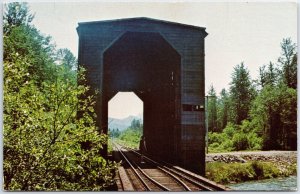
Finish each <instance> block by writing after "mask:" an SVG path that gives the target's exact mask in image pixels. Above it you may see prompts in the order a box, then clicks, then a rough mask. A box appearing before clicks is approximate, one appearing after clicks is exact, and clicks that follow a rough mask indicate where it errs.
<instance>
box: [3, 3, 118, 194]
mask: <svg viewBox="0 0 300 194" xmlns="http://www.w3.org/2000/svg"><path fill="white" fill-rule="evenodd" d="M32 19H33V16H32V15H31V14H29V12H28V7H27V5H26V3H10V4H8V5H7V7H6V12H5V14H4V38H3V42H4V134H3V135H4V149H3V156H4V161H3V165H4V168H3V170H4V189H5V190H11V191H12V190H24V191H29V190H36V191H39V190H46V191H49V190H68V191H74V190H80V191H82V190H105V189H107V188H108V187H109V186H110V185H112V184H113V183H114V181H113V175H114V172H115V167H116V164H115V163H112V162H110V161H107V160H105V159H104V158H103V157H101V155H100V151H101V149H102V145H103V144H104V143H106V141H107V137H106V136H105V135H103V134H99V129H97V128H96V124H95V117H96V115H95V114H94V110H93V105H94V103H95V101H94V97H93V96H87V97H86V98H84V99H82V98H78V96H80V95H83V94H86V93H87V92H88V91H89V88H88V87H87V86H85V85H78V84H77V79H79V80H81V81H82V83H83V80H84V76H83V70H80V71H78V72H77V71H75V70H73V69H72V68H71V67H70V65H69V64H70V63H72V65H74V58H75V57H74V56H73V55H72V56H71V52H70V51H66V50H64V52H65V53H67V55H63V53H62V55H60V56H59V57H60V59H61V60H60V61H58V60H57V54H56V53H57V51H55V47H54V46H53V45H52V44H51V38H50V37H45V36H44V35H42V34H41V33H40V32H39V31H38V30H37V29H36V28H35V27H34V26H32V25H31V24H30V22H31V21H32ZM65 56H68V58H67V57H65ZM68 59H71V60H68ZM65 61H71V62H70V63H68V64H66V63H65ZM75 61H76V60H75ZM78 111H81V112H82V115H81V116H80V117H78V115H77V112H78Z"/></svg>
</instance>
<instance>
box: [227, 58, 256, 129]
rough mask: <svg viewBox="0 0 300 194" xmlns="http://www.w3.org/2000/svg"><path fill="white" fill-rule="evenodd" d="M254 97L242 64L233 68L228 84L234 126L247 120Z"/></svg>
mask: <svg viewBox="0 0 300 194" xmlns="http://www.w3.org/2000/svg"><path fill="white" fill-rule="evenodd" d="M254 96H255V90H254V87H253V86H252V82H251V79H250V75H249V71H248V70H247V68H246V67H245V65H244V63H241V64H239V65H237V66H235V67H234V71H233V73H232V81H231V83H230V101H231V110H232V113H233V119H234V123H235V124H238V125H239V124H241V122H242V121H243V120H244V119H247V118H248V116H249V115H248V114H249V110H250V107H251V101H252V100H253V99H254Z"/></svg>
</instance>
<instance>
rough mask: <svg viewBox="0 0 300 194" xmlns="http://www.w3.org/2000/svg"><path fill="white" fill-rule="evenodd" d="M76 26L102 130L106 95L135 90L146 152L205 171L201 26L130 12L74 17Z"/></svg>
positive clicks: (106, 113) (108, 97)
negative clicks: (85, 18) (141, 110)
mask: <svg viewBox="0 0 300 194" xmlns="http://www.w3.org/2000/svg"><path fill="white" fill-rule="evenodd" d="M77 32H78V35H79V64H80V65H82V66H83V67H85V68H86V69H87V80H88V84H89V85H90V86H91V87H92V88H93V89H95V90H99V91H100V93H99V95H98V100H97V104H96V107H95V109H96V113H97V117H98V119H97V125H98V126H99V128H100V129H101V130H102V131H103V132H104V133H107V130H108V129H107V127H108V123H107V121H108V118H107V117H108V101H109V100H110V99H111V98H112V97H113V96H114V95H115V94H117V93H118V92H134V93H135V94H136V95H137V96H138V97H139V98H140V99H141V100H142V101H143V103H144V135H145V137H146V141H147V148H148V151H149V154H150V155H152V156H153V157H156V158H159V159H163V160H165V161H168V162H171V163H174V164H177V165H180V166H182V167H184V168H187V169H190V170H192V171H194V172H197V173H200V174H202V175H204V171H205V123H204V38H205V37H206V35H207V33H206V32H205V28H201V27H196V26H190V25H185V24H179V23H173V22H168V21H161V20H155V19H150V18H130V19H120V20H110V21H98V22H84V23H79V26H78V28H77Z"/></svg>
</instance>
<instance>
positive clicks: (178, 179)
mask: <svg viewBox="0 0 300 194" xmlns="http://www.w3.org/2000/svg"><path fill="white" fill-rule="evenodd" d="M120 146H121V145H120ZM122 147H123V146H122ZM123 148H124V147H123ZM125 149H127V148H125ZM127 150H130V151H132V152H134V153H135V154H137V155H139V156H141V154H140V153H138V152H136V151H135V150H133V149H127ZM144 157H145V158H146V159H147V160H149V161H150V162H152V163H154V164H155V165H156V167H157V168H158V169H160V170H161V171H163V172H164V173H166V174H168V175H169V176H171V177H172V178H173V179H174V180H175V181H177V182H178V183H179V184H181V185H182V186H183V187H184V189H185V190H186V191H192V190H191V189H190V188H189V187H188V186H187V185H186V184H185V183H184V182H183V181H182V180H181V179H180V178H178V177H177V176H175V175H174V174H173V173H171V172H170V170H169V169H167V170H166V169H164V167H161V165H160V164H158V163H157V162H155V161H153V160H151V159H150V158H148V157H146V156H144ZM168 170H169V171H168Z"/></svg>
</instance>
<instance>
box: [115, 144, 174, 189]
mask: <svg viewBox="0 0 300 194" xmlns="http://www.w3.org/2000/svg"><path fill="white" fill-rule="evenodd" d="M113 144H115V143H113ZM115 147H116V148H117V149H118V151H119V152H120V153H121V154H122V156H123V158H124V159H125V160H126V162H127V163H128V164H129V165H130V167H131V168H132V169H133V170H134V172H135V174H136V175H137V176H138V177H139V179H140V180H141V182H142V183H143V185H144V186H145V187H146V188H147V190H148V191H152V190H151V188H150V187H149V186H148V185H147V183H146V182H145V181H144V179H143V178H142V177H141V176H140V175H139V173H138V172H137V171H136V170H135V168H134V167H133V165H132V164H131V163H133V164H134V165H135V166H136V167H137V168H138V169H139V171H140V172H141V173H142V174H143V175H144V176H145V177H147V178H148V179H149V180H150V181H151V182H153V183H154V184H155V185H157V186H158V187H160V188H161V189H163V190H164V191H171V190H170V189H169V188H167V187H165V186H164V185H162V184H161V183H159V182H157V181H156V180H154V179H153V178H151V177H150V176H149V175H148V174H147V173H145V172H144V171H143V169H141V168H140V167H139V166H138V165H137V164H136V163H135V162H134V161H132V162H130V161H129V159H128V157H127V156H125V154H124V153H123V151H122V150H121V149H119V148H118V147H117V146H115Z"/></svg>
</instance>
